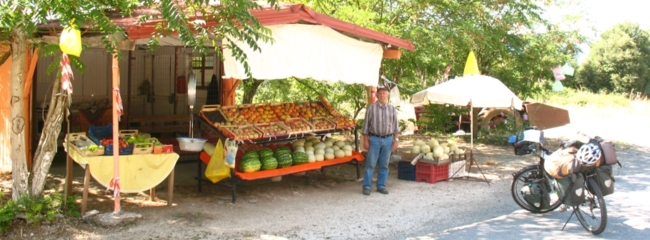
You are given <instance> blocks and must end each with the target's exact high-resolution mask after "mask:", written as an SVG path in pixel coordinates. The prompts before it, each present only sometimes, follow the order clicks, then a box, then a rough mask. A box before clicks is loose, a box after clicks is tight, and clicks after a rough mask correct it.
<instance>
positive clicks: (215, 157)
mask: <svg viewBox="0 0 650 240" xmlns="http://www.w3.org/2000/svg"><path fill="white" fill-rule="evenodd" d="M223 159H224V153H223V144H221V139H219V141H218V142H217V146H216V147H215V149H214V154H212V157H210V162H209V163H208V167H207V168H206V169H205V177H206V178H208V179H209V180H210V181H211V182H212V183H217V182H219V181H221V180H223V179H226V178H229V177H230V168H228V166H227V165H226V164H225V162H224V161H223Z"/></svg>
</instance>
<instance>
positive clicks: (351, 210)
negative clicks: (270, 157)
mask: <svg viewBox="0 0 650 240" xmlns="http://www.w3.org/2000/svg"><path fill="white" fill-rule="evenodd" d="M645 106H646V104H644V105H641V106H632V107H631V108H633V109H624V110H621V109H618V110H615V109H612V110H608V112H609V116H611V117H605V116H599V117H598V118H593V116H592V114H586V113H590V112H591V111H590V110H589V109H586V108H579V109H578V108H577V109H574V110H571V117H572V122H573V123H572V124H570V125H569V126H567V127H563V128H558V129H554V130H553V131H548V134H547V137H549V138H553V137H563V136H565V135H570V134H571V133H573V132H574V130H575V129H576V128H579V129H583V130H584V129H586V131H588V132H598V130H602V132H604V133H605V134H602V136H604V137H608V138H610V139H615V140H617V151H619V153H621V154H623V155H629V156H635V155H637V154H648V153H647V148H644V147H640V146H636V145H634V142H633V141H626V140H628V139H634V140H635V139H636V137H637V136H638V135H641V136H647V135H648V134H647V133H645V134H644V133H640V132H639V131H645V132H647V131H650V130H648V129H649V128H647V127H644V128H643V129H639V128H637V127H638V126H636V127H635V126H632V125H630V124H619V125H616V126H617V127H616V128H615V129H611V128H610V129H602V127H601V126H602V124H610V122H611V123H613V122H615V121H617V120H622V119H626V121H634V122H638V123H639V124H647V123H648V122H650V121H648V120H650V114H648V112H647V110H645V109H648V108H647V107H645ZM638 107H643V109H642V110H639V109H637V110H634V108H638ZM613 111H616V112H613ZM574 113H575V114H574ZM579 114H583V115H579ZM621 114H627V115H626V116H627V117H625V116H620V115H621ZM574 123H578V124H580V126H579V127H578V126H576V125H574ZM587 123H591V124H589V125H587ZM630 133H633V134H630ZM633 135H634V136H633ZM415 137H420V136H410V137H408V136H405V137H403V138H402V142H403V143H402V145H401V148H400V150H399V151H398V152H399V153H405V152H406V151H408V150H409V149H410V146H411V144H412V142H413V138H415ZM420 138H424V137H420ZM554 141H555V140H549V145H554ZM624 142H631V143H624ZM460 145H461V146H462V147H466V148H467V147H469V144H468V143H466V142H462V143H460ZM475 148H476V150H475V155H474V157H475V159H476V161H477V162H478V164H479V166H480V169H481V171H478V169H477V168H476V166H473V167H472V169H471V174H470V176H471V177H470V178H469V179H462V178H457V179H453V180H451V181H445V182H438V183H436V184H428V183H421V182H413V181H405V180H399V179H398V178H397V174H398V168H397V162H395V161H394V162H391V164H390V176H389V179H388V183H387V185H388V189H389V191H390V194H388V195H382V194H379V193H377V192H373V193H372V194H371V196H364V195H362V194H361V183H360V181H358V177H357V173H356V168H355V167H354V166H353V165H338V166H333V167H329V168H326V169H325V171H324V172H319V171H310V172H307V173H306V174H305V175H304V176H293V175H288V176H283V177H282V180H281V181H279V182H271V181H270V180H258V181H251V182H243V183H242V184H239V185H237V191H236V193H237V201H236V203H232V202H231V200H232V199H231V191H230V189H227V188H224V187H221V186H218V185H212V184H204V185H203V188H202V191H201V192H199V191H198V189H197V181H196V180H194V177H196V174H197V170H196V163H195V162H191V163H187V164H178V165H177V166H176V178H175V183H174V199H173V206H172V207H167V206H166V204H167V202H166V198H167V190H168V189H167V183H166V181H163V182H162V183H161V184H160V185H159V186H158V187H157V188H156V194H157V198H158V199H157V200H156V201H151V200H150V199H149V196H148V192H142V193H137V194H122V200H121V205H122V209H123V210H124V211H126V212H133V213H138V214H141V215H142V218H140V219H137V220H136V221H135V222H132V223H128V224H122V225H119V226H115V227H102V226H99V225H98V224H96V223H95V222H94V221H93V218H90V219H86V220H83V219H58V220H56V221H55V222H53V223H49V224H42V225H29V224H27V223H25V222H24V221H20V220H19V221H16V224H15V225H14V226H13V227H12V229H11V230H10V231H9V232H7V233H4V234H2V235H0V238H2V239H274V238H276V236H277V237H283V238H288V239H406V238H409V237H417V236H418V235H420V236H421V235H426V234H428V233H431V232H435V231H442V230H444V229H448V228H451V227H455V226H458V225H459V224H468V223H470V221H477V220H480V219H484V218H489V217H490V216H491V214H492V211H494V209H506V210H509V209H512V210H515V209H517V207H516V204H514V202H512V199H510V196H509V182H510V180H511V178H512V177H511V174H512V173H513V172H515V171H516V170H518V169H520V168H521V167H523V166H525V165H528V164H532V163H534V162H535V159H534V158H532V157H531V156H524V157H522V156H515V155H514V154H513V150H512V148H511V147H508V146H487V145H481V144H476V146H475ZM551 148H552V149H554V148H555V147H551ZM60 154H61V155H62V154H64V153H60ZM61 159H64V158H63V157H58V158H57V160H56V161H55V162H54V164H53V166H52V169H51V176H50V178H49V181H48V183H47V185H46V189H48V191H57V192H61V193H62V192H63V188H64V185H63V182H64V176H65V162H64V161H63V160H61ZM360 168H361V169H360V171H362V169H363V163H362V164H361V166H360ZM481 173H482V174H481ZM361 174H362V173H361ZM483 174H484V175H485V178H487V179H488V180H489V182H490V185H488V184H486V183H484V182H481V181H479V180H481V179H483ZM73 179H74V194H77V195H79V196H81V192H82V183H83V170H82V169H81V168H80V167H79V166H78V165H75V168H74V177H73ZM0 185H1V186H2V188H3V191H4V192H5V196H10V195H11V193H10V192H9V191H10V189H11V188H10V186H11V182H10V179H9V178H8V176H3V177H2V178H1V179H0ZM105 190H106V189H105V187H103V186H100V185H99V184H98V183H97V182H95V181H94V180H91V188H90V195H89V201H88V210H97V211H99V212H100V213H109V212H112V211H113V200H112V198H110V196H106V195H104V191H105ZM475 208H482V209H483V210H481V211H482V212H481V213H480V214H477V213H476V212H474V210H475ZM465 215H468V216H465ZM460 216H463V217H460Z"/></svg>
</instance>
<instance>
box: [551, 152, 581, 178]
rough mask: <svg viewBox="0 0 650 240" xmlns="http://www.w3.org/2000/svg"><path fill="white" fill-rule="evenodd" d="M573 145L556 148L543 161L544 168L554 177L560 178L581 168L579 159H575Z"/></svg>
mask: <svg viewBox="0 0 650 240" xmlns="http://www.w3.org/2000/svg"><path fill="white" fill-rule="evenodd" d="M576 151H578V149H577V148H575V147H568V148H565V149H558V150H557V151H555V152H554V153H553V154H551V156H549V157H548V158H547V159H546V160H545V161H544V170H546V172H547V173H548V174H550V175H551V176H553V178H555V179H562V178H563V177H566V176H569V175H570V174H572V173H574V172H579V171H580V169H581V168H582V164H581V163H580V161H576V160H575V153H576Z"/></svg>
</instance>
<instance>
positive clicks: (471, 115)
mask: <svg viewBox="0 0 650 240" xmlns="http://www.w3.org/2000/svg"><path fill="white" fill-rule="evenodd" d="M469 118H470V133H471V134H470V135H469V136H470V137H469V138H470V140H469V142H470V144H469V170H468V171H467V174H469V173H470V172H472V165H474V164H476V168H478V171H479V172H480V173H481V175H482V176H483V179H484V180H485V183H487V184H488V186H489V185H490V181H488V180H487V178H486V177H485V174H484V173H483V170H481V166H479V165H478V163H476V161H474V106H473V105H472V101H471V100H470V102H469Z"/></svg>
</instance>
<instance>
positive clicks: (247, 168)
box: [239, 157, 262, 173]
mask: <svg viewBox="0 0 650 240" xmlns="http://www.w3.org/2000/svg"><path fill="white" fill-rule="evenodd" d="M260 168H262V163H261V162H260V160H259V159H257V158H252V157H249V158H246V159H243V160H242V161H241V163H239V170H240V171H242V172H245V173H249V172H257V171H259V170H260Z"/></svg>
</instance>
